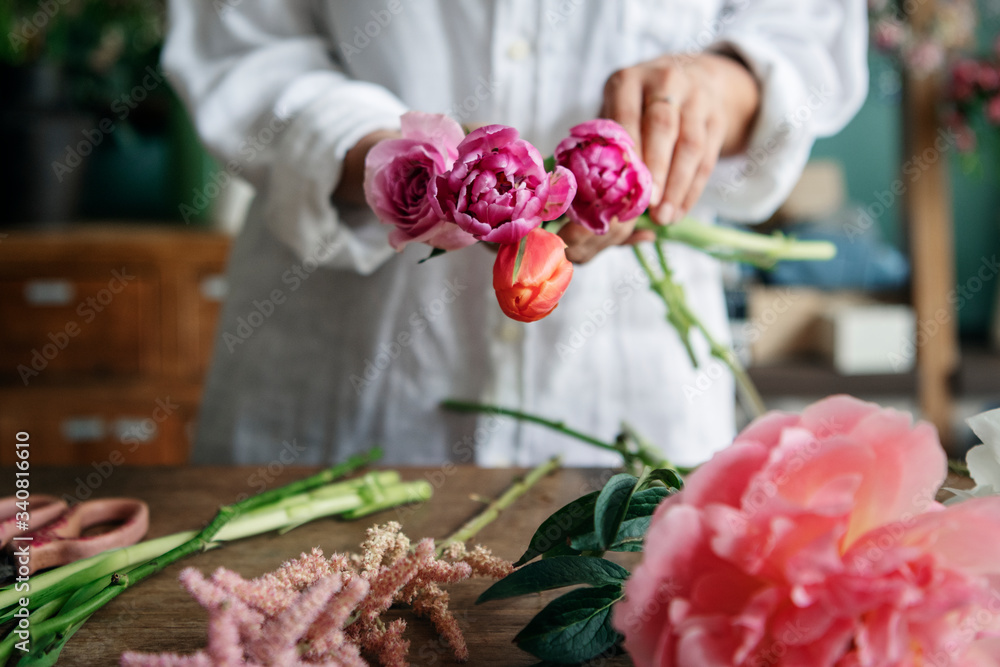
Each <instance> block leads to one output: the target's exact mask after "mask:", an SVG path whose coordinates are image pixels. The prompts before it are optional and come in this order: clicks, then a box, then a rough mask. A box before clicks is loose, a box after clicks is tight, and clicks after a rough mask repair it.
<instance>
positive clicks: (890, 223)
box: [813, 8, 1000, 337]
mask: <svg viewBox="0 0 1000 667" xmlns="http://www.w3.org/2000/svg"><path fill="white" fill-rule="evenodd" d="M981 12H982V17H983V22H982V24H981V26H980V27H981V31H982V33H983V35H982V36H983V38H984V39H982V40H981V41H983V43H984V44H989V43H990V42H989V41H987V39H986V38H987V37H988V35H989V34H992V35H996V34H997V27H998V26H997V23H998V22H1000V16H995V15H990V13H989V9H988V8H981ZM993 14H996V12H993ZM870 64H871V75H872V76H871V88H870V91H869V95H868V100H867V101H866V102H865V105H864V107H863V108H862V109H861V111H860V112H859V113H858V115H857V117H855V118H854V120H853V121H851V123H850V124H849V125H848V126H847V127H846V128H845V129H844V130H843V131H842V132H841V133H840V134H838V135H837V136H835V137H831V138H828V139H822V140H820V141H818V142H817V143H816V146H815V148H814V149H813V157H814V158H833V159H837V160H839V161H841V162H842V163H843V164H844V165H845V168H846V173H847V185H848V192H849V195H850V198H851V199H852V200H853V202H854V203H856V204H858V205H860V206H862V207H870V206H871V205H872V204H873V203H876V202H878V201H879V199H878V194H879V193H883V194H882V198H883V200H884V199H885V197H886V195H885V193H887V192H889V188H890V187H891V185H892V183H893V182H894V181H895V180H896V179H897V178H900V177H901V173H900V166H901V165H902V164H903V162H904V161H905V159H906V158H904V156H903V148H902V143H901V138H902V122H901V121H902V114H901V110H900V104H901V99H900V93H899V89H898V88H899V86H898V76H896V75H895V73H894V71H893V69H892V67H891V66H890V65H889V63H888V62H887V61H886V60H885V59H884V58H883V57H882V56H880V55H872V57H871V58H870ZM978 129H979V130H980V132H979V137H980V146H981V150H980V151H979V153H978V159H977V160H976V163H977V164H976V165H975V168H974V169H971V170H970V168H969V166H970V165H969V161H968V160H964V159H962V158H961V156H959V155H957V154H956V153H957V151H954V150H952V151H951V152H950V153H949V155H948V161H949V167H950V168H949V172H950V175H951V189H952V207H953V212H954V220H955V263H956V274H957V287H960V288H963V289H964V290H965V292H964V293H965V295H966V296H967V297H968V298H967V299H965V303H964V304H963V305H962V307H961V308H960V310H959V324H960V328H961V331H962V334H963V335H965V336H969V337H981V336H984V335H986V333H987V331H988V329H989V325H990V321H991V318H992V313H993V308H994V303H995V302H996V299H995V297H996V290H997V283H998V282H1000V281H998V280H997V275H996V273H995V271H996V268H990V267H991V266H992V263H991V262H990V260H992V258H993V255H994V254H996V255H998V256H1000V168H998V167H1000V130H998V129H997V128H987V127H985V126H979V128H978ZM907 157H909V156H907ZM904 180H908V179H906V177H905V176H904ZM914 187H919V180H918V181H917V182H916V184H915V185H914ZM876 210H877V209H876ZM879 227H880V231H881V232H882V234H883V237H884V238H885V239H887V240H889V241H891V242H893V243H895V244H897V245H900V244H902V243H903V242H904V241H903V240H904V239H905V236H904V234H903V222H902V212H901V209H900V206H899V202H898V201H896V202H894V203H893V205H892V206H890V207H888V209H887V210H886V213H885V214H884V215H882V216H881V218H880V219H879ZM998 258H1000V257H998ZM984 267H986V268H984ZM981 269H982V271H983V272H982V274H981V275H982V276H983V277H986V278H987V280H985V281H984V283H982V286H981V287H979V289H978V290H976V289H975V288H977V286H979V285H980V284H981V283H980V280H979V277H978V276H977V273H978V272H980V270H981Z"/></svg>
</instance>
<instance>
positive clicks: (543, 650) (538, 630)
mask: <svg viewBox="0 0 1000 667" xmlns="http://www.w3.org/2000/svg"><path fill="white" fill-rule="evenodd" d="M578 560H579V559H578ZM622 595H623V594H622V588H621V585H620V584H615V585H609V586H602V587H600V588H580V589H577V590H575V591H570V592H569V593H567V594H566V595H563V596H561V597H559V598H556V599H555V600H553V601H552V602H550V603H549V604H548V605H547V606H546V607H545V608H544V609H542V610H541V611H540V612H538V615H536V616H535V617H534V618H533V619H531V622H530V623H528V625H527V626H526V627H525V628H524V629H523V630H521V632H519V633H518V634H517V636H516V637H515V638H514V641H515V642H516V643H517V645H518V646H519V647H520V648H521V649H522V650H524V651H527V652H528V653H531V654H532V655H534V656H535V657H537V658H541V659H542V660H548V661H550V662H554V663H557V664H561V665H571V664H574V663H578V662H583V661H584V660H589V659H591V658H595V657H597V656H598V655H600V654H601V653H603V652H605V651H607V650H608V649H609V648H611V647H612V646H614V645H615V644H617V643H618V642H619V641H621V639H622V636H621V635H620V634H618V632H617V631H616V630H615V629H614V628H613V627H612V626H611V609H612V606H613V605H614V604H615V603H616V602H618V600H620V599H621V598H622Z"/></svg>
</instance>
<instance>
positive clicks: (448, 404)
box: [441, 398, 621, 454]
mask: <svg viewBox="0 0 1000 667" xmlns="http://www.w3.org/2000/svg"><path fill="white" fill-rule="evenodd" d="M441 407H442V408H444V409H445V410H451V411H453V412H473V413H480V412H486V413H493V414H497V415H504V416H506V417H514V418H515V419H519V420H521V421H526V422H531V423H533V424H541V425H542V426H545V427H547V428H550V429H552V430H553V431H558V432H559V433H562V434H564V435H568V436H570V437H571V438H576V439H577V440H580V441H582V442H586V443H587V444H589V445H593V446H594V447H600V448H601V449H607V450H609V451H612V452H616V453H618V454H621V449H619V448H618V447H616V446H615V445H612V444H609V443H607V442H605V441H603V440H598V439H597V438H595V437H593V436H590V435H587V434H586V433H581V432H580V431H576V430H574V429H571V428H569V427H568V426H566V424H565V422H561V421H554V420H552V419H546V418H544V417H539V416H538V415H533V414H529V413H527V412H521V411H519V410H511V409H510V408H502V407H500V406H497V405H486V404H484V403H472V402H469V401H457V400H454V399H450V398H449V399H447V400H444V401H442V402H441Z"/></svg>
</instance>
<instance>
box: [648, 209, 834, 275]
mask: <svg viewBox="0 0 1000 667" xmlns="http://www.w3.org/2000/svg"><path fill="white" fill-rule="evenodd" d="M636 229H644V230H650V231H654V232H656V236H657V238H658V239H659V240H661V241H676V242H678V243H683V244H685V245H689V246H691V247H693V248H697V249H698V250H701V251H703V252H705V253H708V254H709V255H712V256H713V257H718V258H719V259H724V260H729V261H741V262H746V263H748V264H754V265H756V266H759V267H761V268H765V269H766V268H772V267H773V266H774V265H775V263H777V262H779V261H782V260H797V261H803V260H805V261H822V260H828V259H833V257H834V256H835V255H836V254H837V247H836V246H835V245H833V244H832V243H829V242H827V241H799V240H796V239H794V238H791V237H788V236H785V235H784V234H782V233H781V232H775V233H773V234H758V233H756V232H745V231H742V230H739V229H732V228H730V227H720V226H716V225H705V224H702V223H700V222H697V221H696V220H694V219H693V218H684V219H683V220H681V221H680V222H677V223H674V224H672V225H660V224H657V223H656V222H653V220H652V219H651V218H650V217H649V215H648V214H645V213H644V214H643V215H641V216H639V218H637V219H636Z"/></svg>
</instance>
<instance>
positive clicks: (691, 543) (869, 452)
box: [614, 396, 1000, 667]
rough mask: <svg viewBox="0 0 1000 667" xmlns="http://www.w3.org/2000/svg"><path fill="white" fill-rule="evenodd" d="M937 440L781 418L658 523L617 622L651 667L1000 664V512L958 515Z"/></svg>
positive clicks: (697, 479) (985, 506)
mask: <svg viewBox="0 0 1000 667" xmlns="http://www.w3.org/2000/svg"><path fill="white" fill-rule="evenodd" d="M946 471H947V467H946V459H945V455H944V452H943V451H942V449H941V446H940V444H939V442H938V439H937V434H936V432H935V430H934V428H933V427H932V426H930V425H929V424H926V423H922V422H921V423H918V424H917V425H916V426H913V424H912V422H911V420H910V418H909V417H908V416H907V415H904V414H902V413H899V412H896V411H893V410H883V409H880V408H879V407H878V406H876V405H873V404H870V403H864V402H862V401H858V400H856V399H852V398H848V397H844V396H837V397H832V398H828V399H826V400H823V401H820V402H819V403H816V404H815V405H813V406H811V407H809V408H807V409H806V410H805V412H804V413H803V414H802V415H801V416H794V415H788V414H780V413H771V414H769V415H765V416H764V417H762V418H761V419H759V420H757V421H755V422H754V423H753V424H751V425H750V426H749V427H748V428H747V429H746V430H745V431H743V433H742V434H740V436H739V437H738V438H737V439H736V441H735V442H734V443H733V445H732V446H731V447H730V448H728V449H726V450H724V451H722V452H720V453H719V454H717V455H716V456H715V457H714V458H713V459H712V460H711V461H709V462H708V463H706V464H705V465H704V466H702V467H701V468H699V469H698V470H697V471H695V472H694V473H693V474H692V475H691V476H690V477H689V478H688V481H687V485H686V487H685V489H684V491H682V492H681V493H680V494H678V495H676V496H673V497H671V498H668V499H667V500H665V501H664V502H663V504H662V505H661V506H660V507H659V508H658V509H657V511H656V514H655V515H654V517H653V521H652V524H651V526H650V528H649V532H648V534H647V538H646V545H645V549H644V553H643V560H642V563H641V564H640V566H639V567H638V568H637V569H636V571H635V574H634V575H633V576H632V577H631V578H630V580H629V581H628V583H627V585H626V589H625V592H626V599H625V600H624V601H623V602H622V603H620V604H619V605H618V607H617V608H616V610H615V617H614V621H615V626H616V627H617V628H618V629H619V631H621V632H622V633H623V634H624V635H625V646H626V648H627V649H628V651H629V653H630V654H631V656H632V658H633V660H634V661H635V664H636V665H640V666H644V665H657V666H661V667H663V666H668V665H679V666H683V667H687V666H689V665H697V666H699V667H710V666H719V667H721V666H723V665H740V666H758V665H759V666H764V665H776V666H783V667H824V666H827V665H836V666H837V667H862V666H864V667H890V666H892V667H917V666H924V667H931V666H939V665H952V666H954V667H973V666H975V667H980V666H985V665H997V664H1000V662H998V661H1000V640H998V639H997V637H998V636H1000V558H998V557H997V548H998V545H1000V498H998V497H991V498H977V499H974V500H969V501H966V502H964V503H961V504H958V505H954V506H950V507H948V508H947V509H946V508H944V507H943V506H942V505H940V504H939V503H937V502H936V501H935V500H934V496H935V493H936V491H937V489H938V487H939V486H940V484H941V482H942V481H943V480H944V479H945V475H946Z"/></svg>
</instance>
